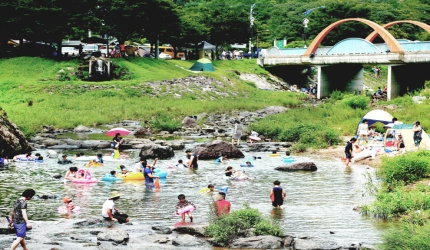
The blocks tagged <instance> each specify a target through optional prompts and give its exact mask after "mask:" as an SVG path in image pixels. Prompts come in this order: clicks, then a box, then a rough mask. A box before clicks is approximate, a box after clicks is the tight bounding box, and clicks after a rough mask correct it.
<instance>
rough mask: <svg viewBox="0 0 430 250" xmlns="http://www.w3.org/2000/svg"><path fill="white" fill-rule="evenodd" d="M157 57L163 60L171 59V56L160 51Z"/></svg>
mask: <svg viewBox="0 0 430 250" xmlns="http://www.w3.org/2000/svg"><path fill="white" fill-rule="evenodd" d="M158 58H160V59H164V60H171V59H172V56H171V55H169V54H166V53H160V55H159V56H158Z"/></svg>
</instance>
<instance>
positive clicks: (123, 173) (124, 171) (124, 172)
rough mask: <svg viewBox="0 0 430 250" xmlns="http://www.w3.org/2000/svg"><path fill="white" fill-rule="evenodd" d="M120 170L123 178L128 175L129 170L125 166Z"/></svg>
mask: <svg viewBox="0 0 430 250" xmlns="http://www.w3.org/2000/svg"><path fill="white" fill-rule="evenodd" d="M119 168H120V169H121V175H123V176H127V175H128V170H127V169H126V168H125V166H124V165H121V166H119Z"/></svg>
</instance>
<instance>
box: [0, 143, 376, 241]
mask: <svg viewBox="0 0 430 250" xmlns="http://www.w3.org/2000/svg"><path fill="white" fill-rule="evenodd" d="M37 152H40V153H42V155H45V154H46V152H44V151H42V150H39V151H37ZM69 153H70V154H71V153H73V152H71V151H69ZM176 153H177V156H175V157H174V158H173V159H170V160H160V161H159V163H158V164H157V167H158V168H161V169H167V165H168V164H169V163H175V162H177V161H178V160H179V159H183V160H185V156H184V153H183V152H182V151H181V152H176ZM86 155H89V154H87V153H86ZM131 155H133V156H134V157H136V156H137V152H135V153H132V154H131ZM252 155H256V156H260V157H261V160H256V161H253V164H254V165H255V167H254V168H246V173H247V175H248V176H250V177H251V178H252V179H251V180H248V181H236V182H232V181H228V180H225V179H224V178H223V173H224V170H225V168H226V167H227V166H229V165H230V166H233V168H235V169H240V168H241V167H239V164H241V163H244V162H245V161H246V160H245V159H234V160H231V161H229V162H228V163H226V164H215V163H214V162H213V161H200V163H199V169H197V170H194V171H190V170H187V169H185V170H171V169H167V171H169V175H168V178H167V179H165V180H161V181H160V184H161V189H160V191H159V192H156V191H155V190H153V189H146V188H145V185H144V183H143V181H123V182H103V181H99V182H98V183H95V184H92V185H88V184H74V183H64V182H63V181H62V180H55V179H53V178H52V176H53V175H54V174H57V173H61V174H65V172H66V171H67V169H68V168H69V167H70V165H58V164H56V161H57V160H56V159H47V160H46V162H45V163H43V164H34V163H19V164H15V165H9V166H8V167H7V168H6V169H5V170H4V171H2V172H1V175H0V182H1V183H2V185H1V186H0V211H1V213H2V214H3V215H5V214H7V213H9V212H10V209H11V207H12V204H13V202H14V201H15V200H16V199H17V198H18V197H19V196H20V195H21V193H22V191H23V190H24V189H26V188H34V189H35V190H36V192H37V194H56V195H58V199H48V200H43V199H38V198H35V199H33V200H31V201H30V203H29V214H30V217H31V219H32V220H60V219H61V218H65V217H64V215H60V214H58V212H57V208H58V207H59V206H63V205H64V204H62V201H61V198H62V197H63V196H66V195H67V196H70V197H71V198H72V200H73V202H74V203H75V205H77V206H80V207H81V212H80V213H77V214H74V215H73V218H78V219H80V218H86V217H90V216H91V217H94V216H97V217H100V216H101V207H102V204H103V202H104V201H105V200H106V199H107V197H108V195H109V192H111V191H119V192H121V193H123V194H124V195H123V196H122V197H121V199H120V200H119V201H118V202H117V205H116V207H117V208H118V209H119V210H120V211H121V212H123V213H126V214H128V215H129V216H130V217H131V221H142V222H144V223H147V224H150V223H156V224H158V225H165V226H173V225H175V224H176V223H178V222H180V218H179V217H177V216H175V214H174V209H175V204H176V202H177V200H178V199H177V196H178V195H179V194H181V193H183V194H185V196H186V199H188V200H190V201H192V202H194V203H195V204H196V206H197V210H196V211H194V212H193V217H194V222H195V223H197V224H198V223H207V221H208V219H209V214H210V203H211V202H212V201H213V200H212V196H211V195H200V194H198V191H199V190H200V189H202V188H204V187H207V185H208V184H209V183H213V184H215V186H216V187H222V186H228V187H229V190H228V194H227V199H228V200H229V201H231V203H232V209H233V210H235V209H239V208H241V207H242V205H241V204H243V203H245V202H247V203H249V205H250V206H251V207H254V208H258V209H259V210H260V211H261V212H262V213H263V214H264V215H266V216H269V217H271V218H274V219H276V220H278V221H279V222H280V224H281V227H282V228H283V229H284V230H285V232H286V233H287V234H293V235H298V236H300V235H311V236H320V237H325V238H328V239H331V240H334V241H337V242H340V243H351V242H360V241H366V242H370V243H372V242H377V241H378V240H379V234H380V230H381V229H379V228H383V227H384V224H381V223H380V221H377V220H375V219H369V218H366V217H363V216H361V215H360V214H359V213H357V212H355V211H353V207H355V206H357V205H360V204H364V203H368V202H370V200H368V199H369V198H366V197H365V198H363V197H362V196H361V193H362V184H363V183H364V182H365V178H364V177H363V174H364V173H366V172H368V171H372V169H369V168H366V167H365V166H361V165H358V166H355V165H353V166H352V167H350V168H345V167H344V166H343V164H342V163H341V162H340V161H338V160H337V159H331V158H323V157H319V156H300V157H296V158H297V160H298V162H303V161H313V162H315V163H316V165H317V167H318V171H316V172H279V171H275V170H274V169H273V168H274V167H276V166H279V165H282V162H281V159H280V158H276V157H268V154H267V153H253V154H252ZM250 157H251V154H246V158H250ZM136 160H137V159H133V160H130V161H126V162H124V163H123V164H124V165H125V166H126V167H127V168H128V169H130V170H131V169H134V164H135V162H136ZM83 164H84V163H77V164H76V166H78V167H80V166H83ZM117 168H118V163H113V162H106V163H105V166H104V167H98V168H91V169H90V171H91V173H92V174H93V176H95V177H96V178H97V179H99V180H101V178H102V176H103V175H104V174H105V173H108V172H110V171H111V170H117ZM242 169H243V168H242ZM274 180H279V181H280V182H281V186H282V187H283V188H284V189H285V190H286V191H287V198H286V201H285V203H284V209H283V210H281V209H274V208H273V207H272V205H271V201H270V198H269V193H270V189H271V188H272V186H273V181H274ZM381 225H382V226H381ZM330 231H333V232H335V234H330V233H329V232H330Z"/></svg>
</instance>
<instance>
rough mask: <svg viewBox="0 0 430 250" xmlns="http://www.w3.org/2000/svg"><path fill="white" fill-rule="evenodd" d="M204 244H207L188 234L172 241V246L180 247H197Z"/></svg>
mask: <svg viewBox="0 0 430 250" xmlns="http://www.w3.org/2000/svg"><path fill="white" fill-rule="evenodd" d="M203 244H205V243H204V242H203V240H201V239H199V238H197V237H194V236H191V235H188V234H183V235H179V236H178V237H177V238H175V239H173V240H172V245H174V246H180V247H197V246H202V245H203Z"/></svg>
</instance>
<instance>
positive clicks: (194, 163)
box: [185, 149, 199, 169]
mask: <svg viewBox="0 0 430 250" xmlns="http://www.w3.org/2000/svg"><path fill="white" fill-rule="evenodd" d="M185 153H186V154H187V158H188V159H190V160H189V161H188V162H187V166H188V168H190V169H191V168H198V167H199V164H198V162H197V161H198V156H197V155H196V154H194V153H192V152H191V150H190V149H187V150H186V151H185Z"/></svg>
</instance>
